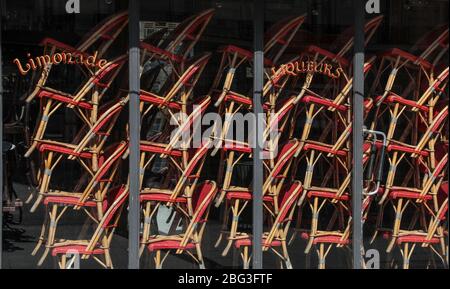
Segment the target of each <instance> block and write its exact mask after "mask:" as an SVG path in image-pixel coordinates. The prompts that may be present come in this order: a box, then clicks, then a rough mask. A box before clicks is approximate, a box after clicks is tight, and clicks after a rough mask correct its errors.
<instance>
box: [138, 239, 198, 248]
mask: <svg viewBox="0 0 450 289" xmlns="http://www.w3.org/2000/svg"><path fill="white" fill-rule="evenodd" d="M180 243H181V240H161V241H156V242H152V243H150V244H148V247H147V248H148V250H149V251H157V250H171V249H193V248H195V244H194V243H192V242H191V243H187V244H186V246H185V247H184V248H182V247H181V246H180Z"/></svg>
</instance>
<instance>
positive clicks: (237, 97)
mask: <svg viewBox="0 0 450 289" xmlns="http://www.w3.org/2000/svg"><path fill="white" fill-rule="evenodd" d="M225 100H226V101H234V102H238V103H241V104H243V105H246V106H252V105H253V100H252V99H251V98H249V97H247V96H245V95H241V94H239V93H236V92H233V91H229V92H228V93H227V95H225ZM262 106H263V109H264V110H268V109H269V106H268V105H267V104H266V103H263V105H262Z"/></svg>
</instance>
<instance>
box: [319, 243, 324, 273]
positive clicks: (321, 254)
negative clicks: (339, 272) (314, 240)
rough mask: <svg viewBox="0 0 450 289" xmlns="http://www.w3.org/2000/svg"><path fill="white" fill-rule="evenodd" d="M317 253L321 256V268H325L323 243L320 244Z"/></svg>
mask: <svg viewBox="0 0 450 289" xmlns="http://www.w3.org/2000/svg"><path fill="white" fill-rule="evenodd" d="M317 255H318V257H319V269H325V245H324V244H323V243H321V244H319V249H318V250H317Z"/></svg>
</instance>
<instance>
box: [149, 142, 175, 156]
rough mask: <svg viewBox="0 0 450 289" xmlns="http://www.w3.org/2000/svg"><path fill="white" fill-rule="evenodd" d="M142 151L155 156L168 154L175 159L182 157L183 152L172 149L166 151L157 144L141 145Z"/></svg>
mask: <svg viewBox="0 0 450 289" xmlns="http://www.w3.org/2000/svg"><path fill="white" fill-rule="evenodd" d="M140 148H141V151H144V152H149V153H155V154H167V155H171V156H174V157H181V156H182V152H181V151H179V150H175V149H171V150H170V151H166V150H165V148H164V147H162V146H159V145H157V144H151V143H141V144H140Z"/></svg>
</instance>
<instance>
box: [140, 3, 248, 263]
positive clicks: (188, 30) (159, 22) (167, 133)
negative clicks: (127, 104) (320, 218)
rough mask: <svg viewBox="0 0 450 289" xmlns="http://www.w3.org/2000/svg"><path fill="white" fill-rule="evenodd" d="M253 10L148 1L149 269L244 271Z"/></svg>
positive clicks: (144, 26) (145, 235) (143, 17)
mask: <svg viewBox="0 0 450 289" xmlns="http://www.w3.org/2000/svg"><path fill="white" fill-rule="evenodd" d="M252 9H253V2H252V1H239V0H233V1H166V2H154V1H152V2H150V1H142V2H141V9H140V11H141V13H140V38H141V41H142V42H141V69H142V71H141V76H140V77H141V93H140V95H141V96H140V97H141V99H140V101H141V164H140V171H141V184H140V196H141V209H142V212H141V226H142V228H141V244H140V246H141V252H142V255H141V258H140V262H141V268H159V267H162V268H242V266H243V263H242V260H241V258H240V255H239V248H238V247H237V246H240V244H242V243H240V242H244V243H245V242H248V241H249V240H250V239H249V238H250V237H249V236H250V235H251V232H252V218H251V212H252V210H251V208H252V207H251V184H252V177H251V176H252V160H251V158H250V153H251V149H250V146H249V145H248V133H247V132H245V131H244V129H243V123H244V116H245V115H246V113H247V112H249V111H250V105H249V103H248V101H251V97H252V91H253V88H252V86H253V73H252V69H253V68H252V67H253V65H252V62H253V52H252V39H253V29H252V13H253V12H252ZM235 99H236V102H235ZM226 113H229V115H231V114H236V115H237V116H240V118H239V119H238V120H236V121H232V120H229V119H227V118H226V117H225V115H226ZM212 132H214V133H212ZM233 134H235V135H236V138H233ZM236 139H238V140H240V143H237V142H235V141H234V140H236ZM212 144H215V146H214V147H211V145H212ZM242 198H244V199H242ZM238 200H239V201H238ZM180 234H181V236H182V237H180ZM248 245H249V244H247V245H246V246H247V249H248ZM183 248H184V250H182V249H183ZM166 256H167V258H166ZM248 256H249V254H248Z"/></svg>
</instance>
